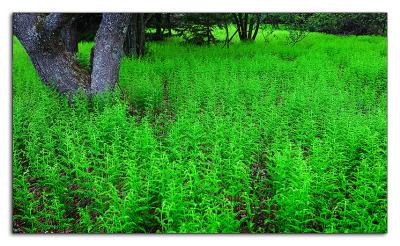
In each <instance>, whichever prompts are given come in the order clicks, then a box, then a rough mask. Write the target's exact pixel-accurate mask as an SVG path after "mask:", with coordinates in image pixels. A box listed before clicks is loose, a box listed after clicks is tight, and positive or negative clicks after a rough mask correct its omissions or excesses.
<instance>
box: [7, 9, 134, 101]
mask: <svg viewBox="0 0 400 246" xmlns="http://www.w3.org/2000/svg"><path fill="white" fill-rule="evenodd" d="M73 17H74V15H72V14H59V13H55V14H49V15H47V16H45V17H43V16H39V15H37V14H29V13H21V14H14V15H13V33H14V34H15V35H16V36H17V38H18V39H19V41H20V42H21V44H22V45H23V46H24V48H25V49H26V51H27V53H28V55H29V57H30V59H31V61H32V63H33V65H34V67H35V69H36V71H37V73H38V75H39V77H40V78H41V79H42V80H43V82H44V83H45V84H47V85H49V86H52V87H54V88H55V89H57V90H58V91H59V92H60V93H62V94H69V93H72V94H74V93H75V92H76V91H77V90H78V89H79V88H83V89H84V90H85V91H86V92H87V93H90V92H91V91H93V92H99V91H104V90H106V89H107V88H110V89H112V88H113V86H114V85H115V83H116V82H117V80H118V73H119V63H120V59H121V53H122V44H123V40H124V38H125V32H126V26H127V24H128V20H129V16H128V15H127V14H103V19H102V22H101V25H100V28H99V30H98V32H97V35H96V45H95V48H94V54H93V72H92V75H90V74H89V71H87V70H85V69H84V68H83V67H81V66H80V64H79V63H78V61H77V59H76V57H75V55H74V53H72V52H70V50H69V49H68V48H67V46H66V44H65V41H64V40H63V38H62V36H63V35H62V34H61V32H63V30H62V29H63V28H65V26H66V25H67V24H68V23H69V21H71V19H72V18H73ZM121 40H122V41H121Z"/></svg>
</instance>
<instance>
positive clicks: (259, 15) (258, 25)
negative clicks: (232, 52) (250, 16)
mask: <svg viewBox="0 0 400 246" xmlns="http://www.w3.org/2000/svg"><path fill="white" fill-rule="evenodd" d="M260 23H261V14H257V21H256V28H255V30H254V34H253V37H252V39H253V40H256V37H257V33H258V29H259V28H260Z"/></svg>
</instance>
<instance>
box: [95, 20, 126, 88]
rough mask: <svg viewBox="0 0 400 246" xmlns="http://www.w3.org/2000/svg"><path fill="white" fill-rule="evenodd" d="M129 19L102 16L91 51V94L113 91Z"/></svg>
mask: <svg viewBox="0 0 400 246" xmlns="http://www.w3.org/2000/svg"><path fill="white" fill-rule="evenodd" d="M129 18H130V16H129V15H128V14H103V19H102V21H101V23H100V27H99V30H98V31H97V34H96V37H95V42H96V44H95V46H94V50H93V68H92V76H91V82H92V83H91V87H90V89H91V92H92V93H97V92H101V91H105V90H108V89H114V86H115V84H116V83H117V81H118V75H119V66H120V62H121V58H122V54H123V46H124V40H125V35H126V32H127V29H128V23H129Z"/></svg>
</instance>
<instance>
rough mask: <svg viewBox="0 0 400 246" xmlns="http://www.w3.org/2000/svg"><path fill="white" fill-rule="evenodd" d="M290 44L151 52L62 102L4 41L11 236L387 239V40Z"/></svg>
mask: <svg viewBox="0 0 400 246" xmlns="http://www.w3.org/2000/svg"><path fill="white" fill-rule="evenodd" d="M286 35H287V33H285V32H278V33H277V35H276V37H274V38H270V40H269V42H268V43H266V42H264V40H263V38H262V36H261V35H260V37H259V39H258V40H257V41H256V42H255V43H239V42H237V41H236V42H235V43H234V44H232V45H231V46H230V48H226V47H225V48H222V47H221V46H220V45H217V46H211V47H194V46H187V45H181V44H179V43H178V42H177V41H176V40H174V39H172V40H168V41H165V42H158V43H150V44H149V46H148V48H149V50H150V53H149V55H147V56H146V57H144V58H142V59H133V60H130V59H124V60H123V62H122V67H121V72H120V87H117V89H116V93H115V94H114V95H103V96H101V97H100V98H94V99H93V101H88V100H87V99H86V98H85V97H84V96H82V95H80V96H77V97H76V98H75V100H74V103H73V104H69V103H68V101H67V99H65V98H63V97H62V96H59V95H57V93H55V92H53V91H51V90H50V89H49V88H47V87H46V86H44V85H43V84H42V83H41V82H40V80H39V79H38V77H37V75H36V72H35V70H34V69H33V66H32V64H31V62H30V60H29V58H28V56H27V54H26V53H25V51H24V49H23V48H22V46H21V45H20V44H19V42H18V41H17V40H16V39H14V40H13V67H12V69H13V85H12V90H13V180H12V187H13V194H12V197H13V231H14V232H76V233H86V232H90V233H91V232H93V233H94V232H98V233H117V232H118V233H131V232H146V233H149V232H162V233H164V232H165V233H173V232H177V233H217V232H222V233H237V232H328V233H336V232H347V233H352V232H357V233H359V232H370V233H372V232H386V230H387V173H386V172H387V163H386V159H387V120H386V117H387V103H386V100H387V75H386V72H387V71H386V70H387V69H386V68H387V59H386V58H387V53H386V50H387V45H386V38H384V37H366V36H365V37H352V36H350V37H338V36H333V35H322V34H318V33H312V34H310V35H308V36H307V38H306V39H304V40H303V41H302V42H300V43H298V44H296V45H295V46H293V47H291V46H288V45H287V44H286V43H285V42H286V38H285V37H286ZM91 46H92V44H91V43H81V44H80V47H79V48H80V51H79V54H78V56H79V58H80V60H81V62H82V63H86V64H87V63H88V60H89V52H90V48H91Z"/></svg>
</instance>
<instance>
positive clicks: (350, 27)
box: [273, 13, 387, 35]
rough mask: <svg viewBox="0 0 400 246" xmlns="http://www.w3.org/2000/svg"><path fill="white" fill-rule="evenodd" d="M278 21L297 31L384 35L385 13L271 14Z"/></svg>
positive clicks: (385, 27)
mask: <svg viewBox="0 0 400 246" xmlns="http://www.w3.org/2000/svg"><path fill="white" fill-rule="evenodd" d="M273 16H274V17H275V18H278V19H279V20H278V22H280V23H282V24H286V25H287V26H289V27H290V29H294V30H297V31H298V32H299V31H302V30H303V31H311V32H323V33H330V34H342V35H386V30H387V15H386V14H385V13H301V14H273Z"/></svg>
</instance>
